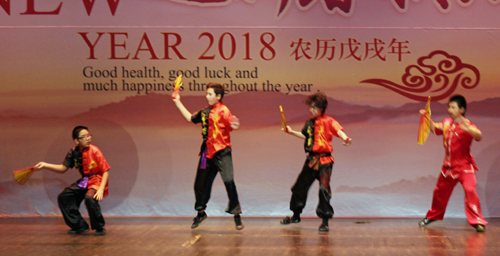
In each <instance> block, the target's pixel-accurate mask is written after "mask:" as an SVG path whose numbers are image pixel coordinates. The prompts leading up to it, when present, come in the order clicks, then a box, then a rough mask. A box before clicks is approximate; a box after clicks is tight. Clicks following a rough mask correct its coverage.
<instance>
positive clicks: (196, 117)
mask: <svg viewBox="0 0 500 256" xmlns="http://www.w3.org/2000/svg"><path fill="white" fill-rule="evenodd" d="M223 97H224V88H223V87H222V85H221V84H218V83H209V84H208V85H207V94H206V99H207V102H208V106H207V107H206V108H204V109H202V110H200V111H198V112H197V113H195V114H193V115H191V113H190V112H189V111H188V110H187V109H186V108H185V107H184V105H183V104H182V102H181V100H180V96H179V95H176V96H175V97H174V98H173V102H174V104H175V106H176V107H177V108H178V109H179V111H180V112H181V114H182V116H183V117H184V118H185V119H186V121H188V122H192V123H195V124H197V123H201V124H202V130H201V134H202V136H203V143H202V146H201V151H200V161H199V163H198V169H197V172H196V179H195V183H194V193H195V197H196V203H195V209H196V210H197V211H198V215H197V216H196V217H195V218H194V219H193V224H192V225H191V228H197V227H198V225H200V223H201V222H202V221H203V220H205V219H206V218H207V214H206V212H205V209H206V208H207V203H208V200H209V199H210V194H211V191H212V184H213V182H214V179H215V176H217V173H220V175H221V177H222V180H223V181H224V185H225V186H226V191H227V195H228V197H229V203H228V206H227V208H226V212H227V213H230V214H234V222H235V224H236V229H238V230H241V229H243V224H242V222H241V217H240V213H241V206H240V202H239V200H238V193H237V191H236V185H235V183H234V178H233V160H232V156H231V137H230V134H229V132H231V131H232V130H236V129H238V128H239V126H240V123H239V120H238V118H237V117H236V116H233V115H232V114H231V111H229V109H228V108H227V107H226V106H225V105H224V104H223V103H222V102H221V101H222V98H223Z"/></svg>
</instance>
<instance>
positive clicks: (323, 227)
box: [318, 218, 330, 232]
mask: <svg viewBox="0 0 500 256" xmlns="http://www.w3.org/2000/svg"><path fill="white" fill-rule="evenodd" d="M318 231H319V232H328V231H330V228H329V227H328V218H322V222H321V225H319V228H318Z"/></svg>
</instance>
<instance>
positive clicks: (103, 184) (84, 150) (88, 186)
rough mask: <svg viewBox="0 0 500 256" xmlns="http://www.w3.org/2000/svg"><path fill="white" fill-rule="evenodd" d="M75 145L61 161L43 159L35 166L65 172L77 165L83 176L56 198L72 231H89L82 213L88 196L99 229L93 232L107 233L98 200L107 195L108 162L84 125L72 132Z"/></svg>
mask: <svg viewBox="0 0 500 256" xmlns="http://www.w3.org/2000/svg"><path fill="white" fill-rule="evenodd" d="M72 136H73V142H74V143H75V145H76V146H74V147H73V148H71V149H70V150H69V152H68V154H67V155H66V158H65V159H64V162H63V163H62V164H49V163H46V162H40V163H38V164H36V165H35V167H34V169H35V170H41V169H49V170H51V171H56V172H66V171H67V170H68V169H70V168H73V167H74V168H76V169H78V171H79V172H80V174H81V175H82V178H81V179H79V180H77V181H76V182H75V183H73V184H71V185H70V186H68V187H66V188H65V189H64V190H63V192H61V194H59V196H58V197H57V202H58V204H59V208H60V209H61V213H62V215H63V217H64V221H65V222H66V225H68V226H69V227H70V228H71V229H70V230H69V231H68V233H69V234H80V233H83V232H87V231H89V225H88V224H87V222H86V221H85V220H84V219H83V218H82V215H81V214H80V211H79V209H80V204H81V203H82V201H84V200H85V206H87V210H88V213H89V218H90V225H91V227H92V229H95V230H96V232H95V233H94V235H96V236H102V235H104V234H106V230H105V229H104V218H103V216H102V213H101V207H100V206H99V201H101V200H102V199H103V198H104V197H106V196H107V195H108V177H109V169H110V167H109V165H108V162H107V161H106V159H105V158H104V155H103V154H102V152H101V150H100V149H99V148H97V147H96V146H94V145H92V144H91V139H92V135H91V134H90V132H89V129H88V128H87V127H85V126H77V127H75V128H74V129H73V132H72Z"/></svg>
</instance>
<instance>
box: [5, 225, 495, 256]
mask: <svg viewBox="0 0 500 256" xmlns="http://www.w3.org/2000/svg"><path fill="white" fill-rule="evenodd" d="M106 221H107V222H106V229H107V234H106V235H105V236H101V237H96V236H94V235H93V231H90V232H88V233H84V234H81V235H70V234H67V233H66V231H67V230H68V228H67V227H66V225H65V224H64V222H63V220H62V217H20V218H17V217H3V218H0V255H9V256H16V255H50V256H58V255H72V256H79V255H120V256H122V255H123V256H127V255H141V256H142V255H146V256H149V255H176V256H177V255H200V256H206V255H214V256H215V255H216V256H220V255H235V256H238V255H252V256H254V255H257V256H265V255H307V256H310V255H321V256H325V255H350V256H352V255H384V256H393V255H398V256H400V255H439V256H444V255H467V256H478V255H500V219H488V222H489V224H488V226H487V230H486V232H485V233H477V232H476V231H475V229H474V228H472V227H470V226H469V225H468V224H467V221H466V220H465V219H453V218H448V219H445V220H444V221H440V222H435V223H432V224H431V225H429V226H428V227H423V228H422V227H418V225H417V222H418V221H419V219H346V218H334V219H333V220H332V221H331V222H330V232H328V233H320V232H318V230H317V229H318V226H319V224H320V220H319V219H317V218H306V219H303V220H302V222H301V223H298V224H290V225H281V224H279V219H278V218H245V217H244V216H243V224H244V225H245V228H244V229H243V230H241V231H237V230H236V229H235V227H234V222H233V219H232V218H214V217H209V218H208V219H206V220H205V221H204V222H203V223H202V224H201V225H200V226H199V227H198V228H197V229H194V230H192V229H191V228H190V227H191V218H111V217H108V218H106Z"/></svg>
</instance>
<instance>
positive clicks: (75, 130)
mask: <svg viewBox="0 0 500 256" xmlns="http://www.w3.org/2000/svg"><path fill="white" fill-rule="evenodd" d="M82 130H87V131H88V130H89V128H87V127H85V126H82V125H79V126H77V127H75V128H73V132H72V136H73V139H74V140H76V139H78V136H79V135H80V132H81V131H82Z"/></svg>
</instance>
